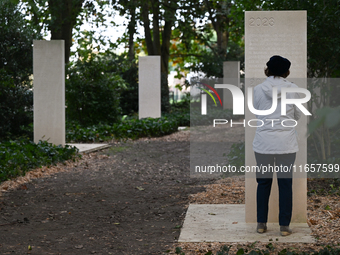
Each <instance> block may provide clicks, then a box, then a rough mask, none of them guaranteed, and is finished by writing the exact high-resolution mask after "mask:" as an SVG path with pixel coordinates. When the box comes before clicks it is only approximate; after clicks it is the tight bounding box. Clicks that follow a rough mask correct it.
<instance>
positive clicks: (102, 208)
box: [0, 131, 242, 254]
mask: <svg viewBox="0 0 340 255" xmlns="http://www.w3.org/2000/svg"><path fill="white" fill-rule="evenodd" d="M233 139H235V141H232V140H231V141H227V143H226V146H231V145H232V143H233V142H238V141H239V140H242V132H238V135H237V136H233ZM189 148H190V146H189V131H181V132H178V133H175V134H172V135H170V136H166V137H162V138H152V139H140V140H138V141H134V142H131V141H130V142H126V143H114V144H113V147H112V148H110V149H106V150H104V151H101V152H97V153H93V154H90V155H88V156H85V157H83V159H81V160H79V161H78V162H76V163H70V164H66V165H65V166H58V169H59V170H60V171H55V172H53V173H52V174H51V175H50V176H47V177H46V176H45V177H44V176H43V175H42V176H41V177H40V178H35V179H30V182H28V183H22V184H20V186H19V187H18V188H17V189H15V190H10V189H8V190H7V191H6V189H7V188H4V187H3V190H4V191H5V192H3V193H2V195H1V200H0V253H1V254H27V253H28V254H164V253H166V252H167V250H171V251H173V245H174V243H176V242H177V239H178V237H179V234H180V227H181V225H182V223H183V220H184V217H185V212H186V208H187V206H188V203H189V196H190V194H196V193H199V192H202V191H204V190H205V188H204V187H203V185H206V184H209V183H212V182H214V180H213V179H210V180H207V179H194V178H190V173H189V170H188V169H189ZM46 171H47V172H48V171H49V169H47V170H46Z"/></svg>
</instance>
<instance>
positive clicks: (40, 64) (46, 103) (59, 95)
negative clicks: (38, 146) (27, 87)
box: [33, 40, 65, 145]
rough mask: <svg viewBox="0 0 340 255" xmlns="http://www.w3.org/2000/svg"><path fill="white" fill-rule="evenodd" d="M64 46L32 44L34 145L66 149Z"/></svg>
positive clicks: (59, 41)
mask: <svg viewBox="0 0 340 255" xmlns="http://www.w3.org/2000/svg"><path fill="white" fill-rule="evenodd" d="M64 52H65V46H64V41H63V40H53V41H37V40H34V41H33V75H34V82H33V86H34V91H33V93H34V100H33V101H34V102H33V105H34V142H35V143H37V142H38V141H39V140H47V141H48V142H50V143H53V144H56V145H60V144H61V145H65V54H64Z"/></svg>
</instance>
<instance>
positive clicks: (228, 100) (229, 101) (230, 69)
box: [222, 61, 240, 109]
mask: <svg viewBox="0 0 340 255" xmlns="http://www.w3.org/2000/svg"><path fill="white" fill-rule="evenodd" d="M223 84H232V85H236V86H237V87H239V86H240V61H224V62H223ZM222 102H223V109H233V97H232V95H231V92H230V90H229V89H223V100H222Z"/></svg>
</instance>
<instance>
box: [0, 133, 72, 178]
mask: <svg viewBox="0 0 340 255" xmlns="http://www.w3.org/2000/svg"><path fill="white" fill-rule="evenodd" d="M77 153H78V149H77V148H76V147H72V146H69V145H66V146H65V147H62V146H56V145H53V144H51V143H48V142H46V141H40V142H39V143H38V144H35V143H34V142H32V141H30V140H29V139H25V138H22V139H20V140H15V141H5V142H0V182H3V181H6V180H8V179H11V178H15V177H17V176H20V175H25V173H26V172H27V171H29V170H32V169H34V168H37V167H41V166H49V165H52V164H56V163H58V162H63V161H65V160H68V159H72V158H73V159H74V158H75V157H76V155H77Z"/></svg>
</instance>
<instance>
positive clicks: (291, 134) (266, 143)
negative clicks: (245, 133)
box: [253, 76, 301, 154]
mask: <svg viewBox="0 0 340 255" xmlns="http://www.w3.org/2000/svg"><path fill="white" fill-rule="evenodd" d="M274 86H275V87H277V95H278V102H277V108H276V110H275V111H274V112H273V113H272V114H269V115H256V118H257V119H258V120H262V121H263V123H264V125H263V126H261V127H259V126H260V125H261V124H262V122H261V121H258V124H257V126H258V127H257V129H256V134H255V138H254V141H253V150H254V151H255V152H257V153H261V154H287V153H294V152H297V151H298V150H299V148H298V142H297V134H296V131H295V128H294V127H284V126H283V125H282V124H281V123H282V121H283V120H286V119H295V120H298V119H299V118H300V116H301V111H300V109H298V108H297V107H296V106H295V105H290V104H288V105H287V107H286V110H287V115H286V116H282V115H281V88H283V87H293V88H297V86H296V85H295V84H294V83H291V82H289V81H287V80H286V79H284V78H282V77H276V78H274V76H270V77H268V78H267V79H266V80H265V81H264V82H263V83H261V84H259V85H257V86H256V87H255V88H254V101H253V102H254V108H255V109H257V110H267V109H270V108H271V106H272V96H273V91H272V90H273V87H274ZM287 98H299V95H298V94H297V93H287ZM268 119H277V120H275V121H271V120H270V121H269V120H268ZM284 125H285V126H294V125H295V123H294V122H293V121H285V122H284Z"/></svg>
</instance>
